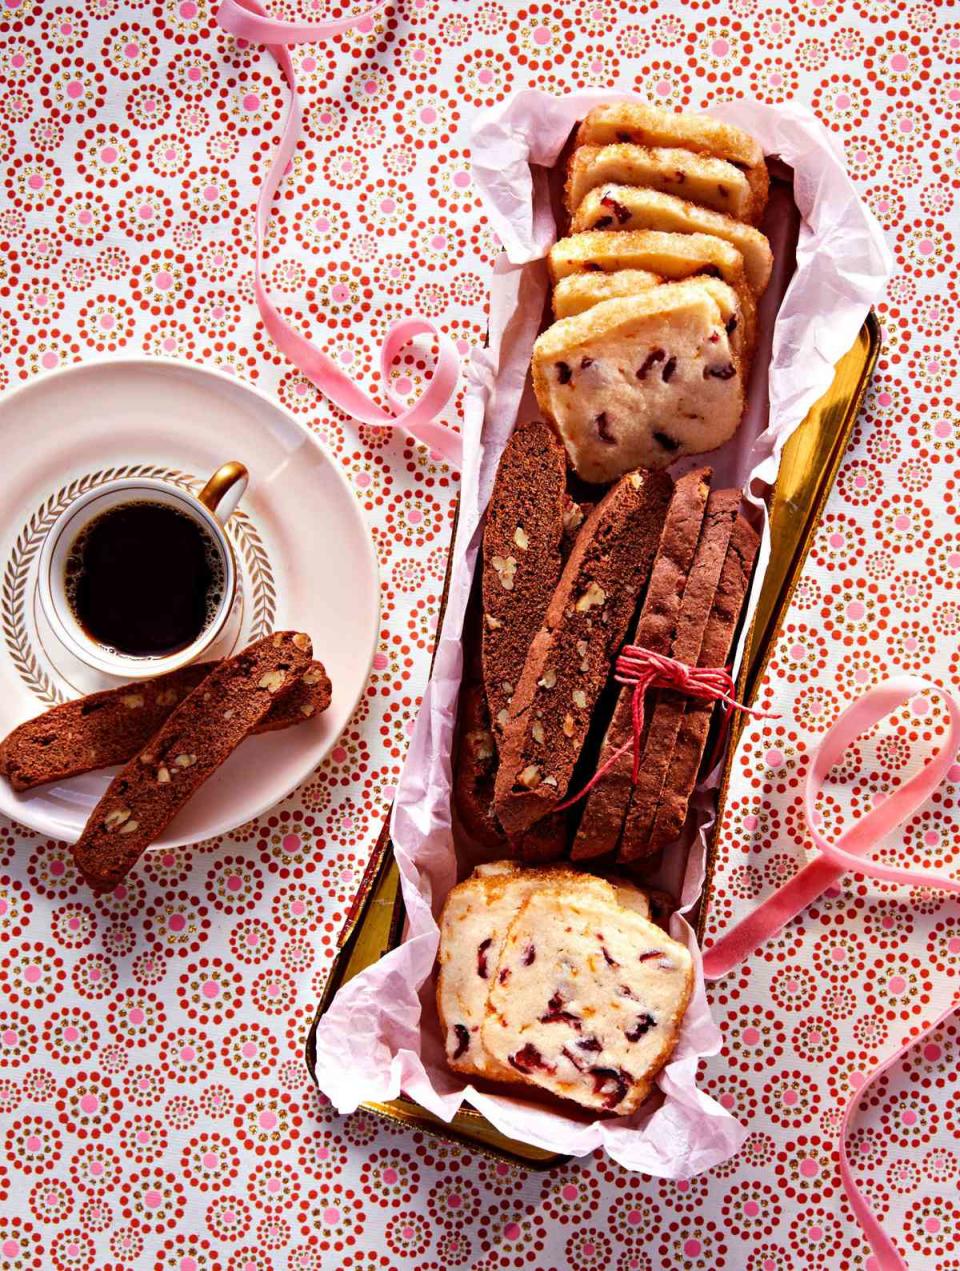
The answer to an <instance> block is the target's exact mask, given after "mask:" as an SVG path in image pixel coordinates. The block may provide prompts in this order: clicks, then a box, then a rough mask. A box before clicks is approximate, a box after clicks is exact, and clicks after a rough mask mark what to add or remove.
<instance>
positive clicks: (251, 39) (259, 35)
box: [217, 0, 463, 467]
mask: <svg viewBox="0 0 960 1271" xmlns="http://www.w3.org/2000/svg"><path fill="white" fill-rule="evenodd" d="M376 12H377V11H376V10H375V9H368V10H367V11H366V12H364V13H357V14H352V15H350V16H349V17H345V18H331V19H327V20H324V21H320V22H280V21H278V20H277V19H276V18H271V17H270V16H269V14H268V13H267V11H266V9H264V7H263V6H262V5H261V4H260V2H259V0H223V3H222V4H221V5H220V8H219V10H218V11H217V22H218V23H219V24H220V26H221V27H222V28H223V29H224V31H229V32H230V33H231V35H235V36H237V38H238V39H241V40H246V41H247V42H248V43H250V44H262V45H263V46H264V47H265V48H266V50H267V52H268V53H270V54H271V56H272V57H273V59H274V61H275V62H276V63H277V65H278V66H279V67H280V69H281V71H282V72H283V75H284V78H285V79H286V81H287V86H288V87H289V89H290V109H289V111H288V112H287V118H286V122H285V123H284V126H283V132H282V134H281V136H280V143H279V145H278V146H277V153H276V157H275V158H274V161H273V163H272V164H271V165H270V168H269V170H268V172H267V174H266V176H265V178H264V181H263V185H262V187H261V190H260V195H259V197H258V199H257V222H256V261H255V264H254V294H255V295H256V298H257V305H258V307H259V309H260V315H261V317H262V318H263V324H264V326H265V327H266V329H267V331H268V332H269V334H270V337H271V339H272V340H273V342H274V343H275V344H276V346H277V348H279V349H280V351H281V352H282V353H284V354H286V356H287V357H288V358H289V359H290V361H291V362H293V364H294V365H295V366H296V367H298V368H299V369H300V370H301V371H302V372H303V374H304V375H305V376H306V377H307V379H308V380H310V381H311V383H313V384H315V385H316V386H317V388H319V389H320V391H321V392H322V393H323V394H324V395H325V396H326V397H328V398H329V399H330V401H331V402H333V403H334V405H335V406H339V407H340V409H341V410H342V411H345V412H346V413H347V414H348V415H351V416H352V417H353V418H354V419H358V420H359V421H360V422H361V423H364V424H373V425H375V426H377V427H382V428H402V429H403V430H404V431H405V432H407V433H409V434H410V436H411V437H414V438H415V439H416V440H417V441H419V442H422V443H423V445H425V446H427V447H429V449H431V450H434V451H436V452H437V453H438V454H440V455H441V456H442V457H443V458H444V459H446V460H447V462H448V463H450V464H452V465H453V466H454V467H459V466H460V465H461V463H462V459H463V443H462V441H461V438H460V435H459V434H458V433H456V432H455V431H454V430H453V429H452V428H450V427H448V426H447V425H446V424H441V423H439V422H438V421H437V418H436V416H437V415H439V414H440V412H441V411H442V410H443V408H444V407H445V406H446V404H447V402H449V400H450V398H451V397H452V396H453V394H454V392H455V391H456V387H457V381H458V379H459V376H460V356H459V354H458V353H457V349H456V346H455V345H454V343H453V341H452V340H451V339H450V338H449V336H446V335H444V334H443V332H441V331H438V330H437V328H436V327H435V326H433V324H432V323H430V322H427V320H426V319H425V318H402V319H401V320H400V321H399V322H395V323H394V324H393V326H391V328H390V330H389V331H388V332H387V335H386V338H385V340H384V342H383V345H382V347H381V349H380V376H381V379H382V380H383V385H384V393H385V396H386V398H387V401H388V402H389V405H390V409H389V411H387V410H384V409H383V408H382V407H381V406H378V405H377V403H376V402H375V401H373V400H372V399H371V398H370V397H368V396H367V395H366V393H364V392H363V391H362V390H361V389H359V388H358V387H357V386H356V384H354V383H353V381H352V380H351V379H350V378H349V377H348V376H347V375H345V374H344V372H343V371H342V370H341V369H340V367H339V366H337V364H336V362H334V360H333V358H331V357H330V356H328V354H326V353H324V352H323V351H322V350H321V349H318V348H317V346H316V345H315V344H313V343H311V341H310V340H308V339H307V338H306V337H305V336H303V335H301V334H300V332H299V331H297V330H296V329H295V328H294V327H292V326H291V325H290V323H289V322H288V321H287V320H286V318H284V316H283V315H282V314H281V312H280V310H279V309H278V308H277V306H276V305H275V304H274V303H273V301H272V300H271V298H270V295H269V293H268V292H267V289H266V287H265V285H264V282H263V240H264V235H265V233H266V228H267V223H268V221H269V219H270V205H271V203H272V202H273V197H274V195H275V194H276V192H277V189H278V188H279V186H280V182H281V181H282V180H283V176H284V173H285V171H286V168H287V165H288V164H289V162H290V159H291V157H292V156H293V152H294V150H295V149H296V145H297V139H298V137H299V135H300V122H301V112H300V101H299V97H298V95H297V77H296V72H295V70H294V66H293V61H292V60H291V57H290V54H289V52H288V50H287V48H286V45H288V44H306V43H311V42H313V41H316V40H326V39H329V38H330V36H332V35H336V34H338V32H341V31H347V30H349V29H350V28H351V27H354V26H357V25H358V24H359V23H361V22H364V21H369V20H370V19H371V18H372V17H373V16H374V14H375V13H376ZM420 335H430V336H432V337H433V338H434V340H435V341H436V343H437V350H438V352H437V362H436V366H435V368H434V372H433V375H432V377H431V379H430V382H429V383H428V384H427V386H426V388H425V389H424V390H423V392H422V393H421V394H420V396H419V397H418V398H417V400H416V401H415V402H414V403H413V405H412V406H405V405H404V404H403V402H401V401H400V400H399V399H398V398H397V397H395V396H394V394H393V392H392V390H391V388H390V368H391V365H392V363H393V360H394V358H395V357H396V355H397V354H398V353H399V352H400V350H401V349H403V348H405V347H406V346H407V345H408V344H410V342H411V341H412V340H414V339H415V338H416V337H417V336H420Z"/></svg>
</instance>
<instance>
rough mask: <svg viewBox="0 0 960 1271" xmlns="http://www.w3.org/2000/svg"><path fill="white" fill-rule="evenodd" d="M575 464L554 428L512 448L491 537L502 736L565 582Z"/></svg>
mask: <svg viewBox="0 0 960 1271" xmlns="http://www.w3.org/2000/svg"><path fill="white" fill-rule="evenodd" d="M566 480H567V461H566V455H565V454H564V450H563V445H562V444H561V442H560V440H559V438H558V437H557V434H556V433H555V432H554V430H553V429H552V428H551V427H550V425H549V424H545V423H543V421H542V420H539V419H535V420H531V421H530V422H528V423H523V424H520V425H519V426H518V427H517V429H516V431H515V432H514V434H513V436H512V437H511V438H510V440H509V441H508V442H507V445H506V448H505V449H504V452H503V455H502V456H501V458H500V464H499V466H498V468H497V477H496V481H495V482H494V486H493V493H492V495H491V496H490V504H489V506H488V508H487V516H486V523H485V526H484V531H483V682H484V685H485V687H486V691H487V705H488V708H489V711H490V720H491V722H492V724H493V731H494V738H495V739H497V738H499V736H500V733H501V732H502V729H503V725H504V724H505V722H506V719H507V711H508V708H509V706H510V699H511V697H512V696H513V692H514V689H515V687H516V683H517V680H518V679H519V677H520V672H521V670H522V669H523V664H524V662H525V661H526V657H527V650H528V649H529V647H530V641H531V640H532V639H533V637H534V636H535V635H536V633H537V632H538V631H539V630H540V626H541V624H542V623H543V616H544V614H545V613H546V612H547V605H548V604H549V603H550V597H551V596H552V595H553V591H554V588H555V587H556V585H557V581H558V579H559V577H560V565H561V560H560V556H561V541H562V538H563V533H564V514H565V511H566V504H567V493H566Z"/></svg>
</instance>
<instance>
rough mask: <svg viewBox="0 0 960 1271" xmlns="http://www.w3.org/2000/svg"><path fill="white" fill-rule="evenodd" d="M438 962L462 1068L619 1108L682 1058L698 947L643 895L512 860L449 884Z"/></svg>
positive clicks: (448, 1034)
mask: <svg viewBox="0 0 960 1271" xmlns="http://www.w3.org/2000/svg"><path fill="white" fill-rule="evenodd" d="M439 961H440V974H439V978H438V981H437V1009H438V1013H439V1016H440V1024H441V1028H442V1031H443V1036H444V1045H445V1051H446V1057H447V1062H448V1063H449V1065H450V1067H451V1068H453V1069H454V1070H455V1071H457V1072H463V1073H467V1074H469V1075H471V1076H478V1077H484V1078H487V1079H490V1080H495V1081H509V1082H525V1083H528V1084H533V1085H536V1086H539V1087H541V1088H542V1089H545V1090H547V1091H549V1092H550V1093H552V1094H554V1095H558V1096H560V1097H561V1098H567V1099H573V1100H575V1101H576V1102H577V1103H579V1104H581V1105H583V1106H584V1107H588V1108H592V1109H596V1110H598V1111H607V1112H616V1113H619V1114H621V1115H626V1114H629V1113H631V1112H633V1111H635V1110H636V1109H637V1108H638V1107H639V1106H640V1104H641V1103H642V1102H643V1100H644V1099H645V1098H646V1097H647V1095H648V1093H649V1091H650V1086H651V1083H652V1081H653V1078H654V1077H655V1075H656V1073H657V1072H658V1071H659V1070H660V1069H661V1068H662V1067H663V1065H664V1064H665V1063H666V1061H667V1060H668V1058H669V1057H670V1054H671V1053H672V1051H673V1048H674V1046H675V1045H676V1040H677V1036H678V1033H679V1028H680V1023H681V1021H682V1019H683V1014H684V1011H685V1010H686V1007H687V1003H688V1001H689V997H690V992H691V989H692V985H693V969H692V963H691V959H690V955H689V953H688V952H687V950H686V949H685V948H684V947H683V946H682V945H680V944H678V943H677V942H676V941H675V940H672V939H671V938H670V937H669V936H668V935H667V934H666V933H665V932H664V931H663V930H662V929H661V928H660V927H658V926H655V925H654V923H653V922H652V921H651V912H650V898H649V897H648V896H647V895H646V894H645V893H644V892H642V891H640V890H639V889H638V888H636V887H634V886H632V885H631V884H629V883H626V882H621V881H619V880H615V881H613V882H606V881H604V880H602V879H600V878H594V877H592V876H590V875H587V874H578V873H574V872H573V871H571V870H569V869H563V868H554V869H526V870H520V869H518V868H517V867H516V866H515V865H514V864H513V863H512V862H510V861H497V862H493V863H492V864H490V865H483V866H480V867H479V868H478V869H477V870H476V871H475V872H474V874H473V875H472V877H470V878H469V879H467V880H466V881H465V882H463V883H461V884H460V885H459V886H458V887H455V888H454V889H453V891H452V892H451V893H450V895H449V896H448V898H447V902H446V905H445V906H444V910H443V914H442V916H441V919H440V957H439Z"/></svg>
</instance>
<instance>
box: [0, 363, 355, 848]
mask: <svg viewBox="0 0 960 1271" xmlns="http://www.w3.org/2000/svg"><path fill="white" fill-rule="evenodd" d="M0 448H2V454H3V458H4V461H3V465H2V471H3V480H2V482H0V568H2V571H3V572H2V578H0V636H2V642H3V647H2V649H0V736H5V735H6V734H7V733H8V732H9V731H10V729H11V728H13V727H14V726H15V725H16V724H19V723H21V722H22V721H23V720H25V719H29V718H30V717H32V716H34V715H37V714H40V713H41V712H42V711H43V710H45V709H46V708H47V707H48V706H50V705H52V704H53V703H54V702H56V701H62V700H64V699H66V698H69V697H75V696H78V695H80V694H83V693H88V692H92V691H94V690H95V689H99V688H107V687H113V686H114V685H115V684H116V683H118V681H116V680H110V679H109V678H108V677H106V676H102V675H99V674H97V673H95V672H92V671H90V670H88V669H87V668H85V667H83V666H82V665H80V664H79V663H77V662H74V661H73V660H72V658H71V657H70V655H69V654H68V653H67V652H66V651H65V650H64V649H63V647H62V646H61V645H59V643H58V642H57V641H56V639H55V638H54V637H53V635H52V634H51V632H50V630H49V629H48V628H47V627H46V626H45V623H44V620H43V618H42V616H41V614H40V612H39V605H38V603H37V600H36V567H37V554H38V548H39V545H40V542H41V541H42V538H43V534H44V531H45V529H46V527H47V526H48V525H49V524H50V523H51V522H52V520H53V519H54V518H55V517H56V516H57V515H58V514H59V512H60V511H61V510H62V507H63V506H64V504H65V502H68V501H69V500H70V498H72V497H75V495H76V494H78V493H80V492H82V491H83V490H85V489H87V488H89V486H90V485H92V484H99V483H100V482H102V481H106V480H110V479H112V478H115V477H120V476H127V475H141V476H159V477H163V478H165V479H168V480H175V481H179V482H182V483H184V484H186V485H187V486H189V487H190V488H192V489H194V490H195V491H196V490H199V489H200V487H201V486H202V485H203V482H204V481H205V480H206V478H207V477H208V476H209V475H210V473H211V472H213V471H214V469H215V468H217V467H218V466H219V465H220V464H221V463H223V462H225V461H226V460H228V459H239V460H240V461H241V462H242V463H245V464H246V465H247V467H248V468H249V470H250V488H249V489H248V491H247V493H246V494H245V496H244V498H243V501H242V503H241V505H240V512H239V513H235V514H234V516H233V517H232V518H231V520H230V522H229V523H228V530H229V532H230V536H231V538H232V540H233V543H234V547H235V549H236V556H237V561H238V565H239V573H240V592H241V596H240V600H239V601H238V604H237V605H236V607H235V610H234V612H233V614H232V616H231V621H230V623H228V626H227V629H226V630H225V632H224V634H223V636H221V637H220V639H219V640H218V642H217V644H216V645H214V646H213V648H212V650H210V651H209V653H208V655H207V656H218V655H219V656H222V655H223V654H225V653H229V652H230V651H232V650H233V649H236V648H239V647H242V646H243V645H244V644H246V643H249V641H250V640H252V639H256V638H257V637H258V636H260V635H262V634H264V633H265V632H266V631H268V630H271V629H274V628H296V629H298V630H302V631H307V632H309V634H310V635H311V637H312V639H313V647H314V653H315V656H316V657H317V658H319V659H320V660H321V661H322V662H323V664H324V666H325V667H326V669H327V673H328V675H329V676H330V679H331V681H332V683H333V701H332V702H331V704H330V708H329V710H327V711H326V712H325V714H323V715H322V716H320V717H319V718H318V719H312V720H308V721H307V722H306V723H304V724H301V725H298V726H297V727H296V728H290V729H286V730H284V731H283V732H276V733H270V734H268V735H266V736H262V737H250V738H248V739H247V740H246V741H245V742H244V743H243V744H242V745H241V746H240V747H239V749H238V750H236V751H235V752H234V754H233V755H232V756H231V757H230V759H229V760H227V762H226V763H225V764H224V765H223V767H222V768H221V769H220V770H219V771H218V772H217V773H216V774H215V775H214V776H213V777H211V778H210V780H209V781H208V782H207V783H206V784H205V785H204V786H202V787H201V789H200V790H199V792H198V793H197V794H196V795H195V796H194V798H193V799H191V801H190V802H189V803H188V804H187V806H186V807H185V808H184V809H183V810H182V812H181V813H180V814H179V815H178V816H177V817H176V819H175V820H174V821H173V822H172V823H171V825H170V827H169V829H168V831H167V833H166V834H165V835H164V836H163V837H162V838H161V839H160V840H158V842H157V844H156V845H155V846H157V847H179V846H181V845H182V844H185V843H195V842H198V841H199V840H201V839H206V838H212V837H213V836H215V835H218V834H226V833H227V832H228V831H230V830H232V829H235V828H236V827H237V826H238V825H242V824H243V823H244V822H245V821H249V820H250V819H251V818H252V817H255V816H259V815H260V814H261V813H262V812H265V811H266V810H267V809H268V808H269V807H271V806H272V805H273V804H274V803H276V802H277V801H278V800H279V799H282V798H283V797H284V796H285V795H287V794H289V793H290V791H291V790H293V789H294V788H295V787H296V786H297V785H299V784H300V782H301V781H303V780H304V779H305V778H306V777H307V776H308V775H309V774H310V773H311V772H312V770H313V769H314V768H315V767H316V766H317V764H318V763H320V761H321V760H322V759H323V758H324V756H325V755H326V753H327V751H328V750H329V749H330V747H331V746H332V745H333V743H334V741H335V740H336V738H337V737H338V736H339V735H340V733H341V732H342V730H343V728H344V726H345V725H346V723H347V721H348V719H349V718H350V716H351V714H352V713H353V711H354V708H355V707H356V705H357V702H358V701H359V699H360V696H361V694H362V692H363V690H364V687H365V685H366V683H367V679H368V676H369V673H370V666H371V662H372V660H373V654H374V650H375V648H376V643H377V637H378V632H379V612H380V589H379V584H378V578H377V561H376V555H375V553H374V549H373V544H372V542H371V540H370V536H369V534H368V533H367V529H366V526H365V524H364V521H363V517H362V515H361V513H360V509H359V506H358V504H357V501H356V499H355V498H354V496H353V494H352V492H351V490H350V487H349V485H348V484H347V481H346V479H345V478H344V476H343V475H342V474H341V472H340V469H339V468H338V467H337V465H336V463H335V462H334V461H333V460H332V459H331V458H330V456H329V455H328V454H327V452H326V450H325V449H324V447H323V445H322V444H321V443H320V442H319V441H318V440H317V438H316V437H315V436H314V435H313V434H312V433H311V432H310V431H309V430H308V429H307V428H306V427H305V426H304V425H303V424H300V423H298V422H297V421H296V420H295V419H294V418H293V417H292V416H291V415H289V414H287V412H286V411H285V410H283V409H282V407H280V406H279V405H277V403H276V402H274V401H273V400H271V399H270V398H268V397H267V396H265V395H264V394H263V393H261V392H259V391H258V390H257V389H255V388H251V387H250V385H249V384H244V383H242V382H240V381H238V380H235V379H233V378H232V377H231V376H229V375H224V374H221V373H220V372H218V371H209V370H205V369H204V368H202V367H199V366H194V365H192V364H190V363H187V362H176V361H167V360H160V359H156V360H155V359H146V358H137V359H126V358H125V359H117V360H104V361H99V362H91V363H88V364H85V365H81V366H74V367H69V368H67V369H65V370H62V371H57V372H54V373H52V374H49V375H44V376H42V377H41V378H39V379H36V380H33V381H32V382H30V383H29V384H26V385H24V386H23V387H22V388H18V389H16V390H13V391H10V392H7V393H5V394H4V395H3V396H2V397H0ZM114 771H115V769H105V770H104V771H102V772H93V773H88V774H86V775H85V776H81V777H73V778H71V779H70V780H69V781H65V782H61V783H59V784H53V785H50V786H43V787H40V788H38V789H36V790H33V791H30V792H29V793H27V794H22V795H18V794H15V793H14V792H13V791H12V790H11V788H10V787H9V785H8V784H7V782H6V781H4V780H3V779H2V778H0V812H3V813H4V814H5V815H6V816H9V817H11V818H12V819H13V820H15V821H19V822H21V823H22V824H23V825H27V826H29V827H30V828H31V829H34V830H37V831H39V832H40V833H41V834H46V835H50V836H51V837H53V838H58V839H65V840H67V841H68V842H75V841H76V839H77V838H78V837H79V835H80V831H81V830H82V828H83V825H84V823H85V821H86V819H87V815H88V813H89V811H90V809H91V808H92V807H93V806H94V804H95V803H96V802H97V800H98V799H99V798H100V796H101V794H102V793H103V791H104V790H105V789H106V786H107V784H108V782H109V780H110V776H111V775H112V773H113V772H114Z"/></svg>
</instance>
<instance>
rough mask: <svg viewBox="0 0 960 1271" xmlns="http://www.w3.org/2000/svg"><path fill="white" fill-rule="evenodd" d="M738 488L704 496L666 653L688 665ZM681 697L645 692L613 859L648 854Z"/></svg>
mask: <svg viewBox="0 0 960 1271" xmlns="http://www.w3.org/2000/svg"><path fill="white" fill-rule="evenodd" d="M741 502H742V496H741V493H740V491H739V490H715V491H714V492H713V493H712V494H711V495H710V497H709V498H708V499H707V509H706V512H705V514H704V518H703V526H702V528H701V531H700V540H699V542H698V543H697V551H696V554H695V556H694V559H693V564H692V565H691V567H690V572H689V574H688V576H687V583H686V587H685V588H684V592H683V600H682V601H681V604H680V613H679V616H678V618H677V629H676V635H675V636H674V640H673V647H672V648H671V650H670V656H671V657H673V658H676V659H677V661H679V662H686V663H688V664H689V665H691V666H703V665H705V663H704V662H703V661H702V649H703V639H704V635H705V633H706V629H707V623H708V622H709V620H710V613H711V610H712V608H713V602H714V599H715V597H716V594H717V588H718V586H719V585H720V575H721V572H722V570H723V565H724V561H725V560H726V556H727V547H728V545H729V543H730V536H731V534H732V532H733V526H734V522H735V521H736V518H737V514H738V512H739V511H740V504H741ZM686 704H687V699H686V697H684V696H683V695H682V694H681V693H678V692H676V691H674V690H673V689H656V690H654V691H653V692H652V693H649V694H648V695H647V700H646V703H645V705H646V716H647V719H648V720H649V724H648V727H647V735H646V742H645V745H644V749H643V757H642V759H641V763H640V772H639V775H638V780H637V783H636V785H635V786H634V787H633V789H632V791H631V794H630V805H629V807H628V809H627V814H626V817H625V819H624V825H623V834H622V836H621V839H620V851H619V854H618V860H621V861H633V860H636V859H637V858H638V857H641V856H646V855H649V853H650V852H651V851H652V850H653V849H652V848H651V847H650V843H649V838H650V830H651V828H652V826H653V820H654V817H655V815H656V811H657V806H658V804H659V801H660V792H661V790H662V789H663V785H664V781H665V780H666V776H667V772H668V770H669V768H670V762H671V760H672V758H673V749H674V746H675V744H676V740H677V735H678V734H679V732H680V725H681V723H682V721H683V714H684V709H685V707H686Z"/></svg>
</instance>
